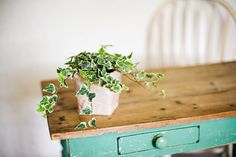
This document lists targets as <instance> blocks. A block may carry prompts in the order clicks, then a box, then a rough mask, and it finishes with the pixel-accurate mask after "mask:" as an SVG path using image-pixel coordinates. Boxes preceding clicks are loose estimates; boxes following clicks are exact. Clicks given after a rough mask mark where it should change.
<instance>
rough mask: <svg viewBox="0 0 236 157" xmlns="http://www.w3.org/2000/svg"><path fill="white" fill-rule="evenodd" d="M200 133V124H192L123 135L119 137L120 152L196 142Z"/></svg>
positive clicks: (128, 152)
mask: <svg viewBox="0 0 236 157" xmlns="http://www.w3.org/2000/svg"><path fill="white" fill-rule="evenodd" d="M199 134H200V133H199V126H192V127H185V128H179V129H172V130H162V131H157V132H148V133H140V134H133V135H129V136H121V137H118V138H117V147H118V154H119V155H123V154H130V153H136V152H142V151H148V150H153V149H166V148H172V147H176V146H180V145H188V144H194V143H197V142H198V141H199V140H200V139H199V138H200V137H199Z"/></svg>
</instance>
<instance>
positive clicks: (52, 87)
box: [43, 83, 56, 94]
mask: <svg viewBox="0 0 236 157" xmlns="http://www.w3.org/2000/svg"><path fill="white" fill-rule="evenodd" d="M43 92H47V93H50V94H54V93H55V92H56V87H55V85H54V84H53V83H50V84H49V85H48V86H47V87H45V88H44V89H43Z"/></svg>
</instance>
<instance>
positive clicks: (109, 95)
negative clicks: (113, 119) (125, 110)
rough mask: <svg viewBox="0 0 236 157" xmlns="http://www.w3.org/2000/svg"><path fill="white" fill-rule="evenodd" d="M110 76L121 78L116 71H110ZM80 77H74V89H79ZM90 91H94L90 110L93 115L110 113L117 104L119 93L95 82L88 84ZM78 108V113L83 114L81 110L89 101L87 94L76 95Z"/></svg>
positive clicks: (89, 103) (88, 104)
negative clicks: (94, 95)
mask: <svg viewBox="0 0 236 157" xmlns="http://www.w3.org/2000/svg"><path fill="white" fill-rule="evenodd" d="M111 76H112V77H114V78H116V79H118V80H121V74H120V73H119V72H117V71H114V72H112V73H111ZM81 84H82V79H81V78H80V77H76V78H75V87H76V91H78V90H79V89H80V86H81ZM89 89H90V92H92V93H95V94H96V97H95V98H94V99H93V102H92V110H93V114H94V115H111V114H112V112H113V111H114V110H115V109H116V107H117V106H118V104H119V95H120V93H115V92H112V91H110V90H109V89H107V88H104V87H100V86H98V85H96V84H92V85H90V88H89ZM77 100H78V110H79V113H80V114H83V112H82V110H83V109H84V108H85V107H86V106H90V105H91V102H89V101H88V98H87V96H85V95H82V96H77Z"/></svg>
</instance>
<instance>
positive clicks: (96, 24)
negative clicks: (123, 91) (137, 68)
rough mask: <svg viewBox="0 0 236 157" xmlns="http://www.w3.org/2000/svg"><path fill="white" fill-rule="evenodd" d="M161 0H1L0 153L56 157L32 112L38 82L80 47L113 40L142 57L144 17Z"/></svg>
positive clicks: (56, 146)
mask: <svg viewBox="0 0 236 157" xmlns="http://www.w3.org/2000/svg"><path fill="white" fill-rule="evenodd" d="M159 2H160V1H155V0H140V1H136V0H130V1H126V0H112V1H111V0H100V1H95V0H94V1H92V0H88V1H82V0H79V1H78V0H73V1H66V0H64V1H60V0H59V1H58V0H50V1H46V0H39V1H30V0H29V1H27V0H19V1H9V0H6V1H2V0H1V1H0V87H1V90H0V105H1V106H0V107H1V108H0V128H1V129H0V139H1V143H2V146H1V147H0V156H1V157H2V156H7V157H11V156H24V157H27V156H50V157H52V156H60V150H61V147H60V145H59V144H58V142H52V141H51V140H50V138H49V134H48V128H47V123H46V121H45V120H44V119H42V118H41V117H40V115H39V114H38V113H36V112H35V108H36V104H37V103H38V102H39V100H40V96H41V92H40V81H41V80H43V79H50V78H56V68H57V66H60V65H62V64H63V63H64V61H65V59H66V58H67V57H68V56H70V55H73V54H76V53H77V52H79V51H82V50H96V49H98V47H99V45H100V44H113V45H114V48H112V49H111V50H114V51H117V52H121V53H123V54H128V53H129V52H131V51H132V52H134V56H135V59H136V60H140V61H142V57H143V55H144V54H143V53H142V52H144V49H145V35H146V27H147V23H148V20H149V18H150V16H151V14H152V12H153V11H154V9H155V7H156V6H157V5H158V3H159Z"/></svg>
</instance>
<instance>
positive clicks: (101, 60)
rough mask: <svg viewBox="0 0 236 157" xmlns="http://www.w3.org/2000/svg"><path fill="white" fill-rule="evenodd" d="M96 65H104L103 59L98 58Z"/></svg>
mask: <svg viewBox="0 0 236 157" xmlns="http://www.w3.org/2000/svg"><path fill="white" fill-rule="evenodd" d="M97 64H99V65H104V64H105V59H104V58H103V57H98V59H97Z"/></svg>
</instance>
